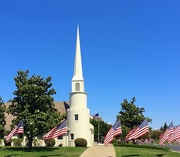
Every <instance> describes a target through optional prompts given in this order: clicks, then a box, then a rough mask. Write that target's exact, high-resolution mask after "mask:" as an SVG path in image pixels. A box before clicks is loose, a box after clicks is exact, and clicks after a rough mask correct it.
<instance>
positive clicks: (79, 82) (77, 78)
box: [72, 26, 84, 92]
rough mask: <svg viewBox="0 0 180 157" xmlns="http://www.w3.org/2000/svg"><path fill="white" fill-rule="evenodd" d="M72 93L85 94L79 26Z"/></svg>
mask: <svg viewBox="0 0 180 157" xmlns="http://www.w3.org/2000/svg"><path fill="white" fill-rule="evenodd" d="M72 92H84V79H83V72H82V61H81V48H80V37H79V26H77V36H76V52H75V61H74V76H73V78H72Z"/></svg>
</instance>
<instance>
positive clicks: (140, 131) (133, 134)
mask: <svg viewBox="0 0 180 157" xmlns="http://www.w3.org/2000/svg"><path fill="white" fill-rule="evenodd" d="M148 132H149V127H148V122H147V120H144V121H143V122H142V123H141V124H140V125H139V126H138V127H136V128H135V129H133V130H132V131H130V133H129V134H128V138H127V140H132V139H136V138H139V137H140V136H143V135H144V134H146V133H148Z"/></svg>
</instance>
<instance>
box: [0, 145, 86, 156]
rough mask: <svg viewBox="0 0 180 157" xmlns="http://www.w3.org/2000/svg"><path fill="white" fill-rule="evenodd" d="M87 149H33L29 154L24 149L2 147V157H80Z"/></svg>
mask: <svg viewBox="0 0 180 157" xmlns="http://www.w3.org/2000/svg"><path fill="white" fill-rule="evenodd" d="M85 149H86V148H85V147H52V148H49V147H33V151H32V152H28V151H27V148H23V147H0V157H57V156H58V157H79V156H80V155H81V154H82V153H83V152H84V151H85Z"/></svg>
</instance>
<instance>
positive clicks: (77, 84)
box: [75, 83, 80, 91]
mask: <svg viewBox="0 0 180 157" xmlns="http://www.w3.org/2000/svg"><path fill="white" fill-rule="evenodd" d="M75 90H76V91H80V84H79V83H76V85H75Z"/></svg>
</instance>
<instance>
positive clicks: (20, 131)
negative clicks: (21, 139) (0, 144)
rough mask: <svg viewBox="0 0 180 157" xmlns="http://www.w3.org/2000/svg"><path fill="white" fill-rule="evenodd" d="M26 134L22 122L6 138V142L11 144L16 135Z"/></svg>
mask: <svg viewBox="0 0 180 157" xmlns="http://www.w3.org/2000/svg"><path fill="white" fill-rule="evenodd" d="M23 133H24V126H23V121H21V122H20V123H19V124H18V125H17V126H16V127H15V128H14V129H13V130H12V131H11V132H10V133H9V134H8V136H7V137H6V138H5V139H6V142H9V141H10V140H11V138H12V136H13V135H14V134H23Z"/></svg>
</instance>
